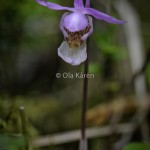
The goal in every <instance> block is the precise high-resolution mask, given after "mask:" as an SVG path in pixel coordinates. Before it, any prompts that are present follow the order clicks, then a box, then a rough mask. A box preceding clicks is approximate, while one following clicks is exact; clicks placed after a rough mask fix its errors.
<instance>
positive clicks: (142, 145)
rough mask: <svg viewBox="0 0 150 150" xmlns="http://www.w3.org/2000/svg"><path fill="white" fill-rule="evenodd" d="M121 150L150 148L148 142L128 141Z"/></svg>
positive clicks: (146, 149)
mask: <svg viewBox="0 0 150 150" xmlns="http://www.w3.org/2000/svg"><path fill="white" fill-rule="evenodd" d="M123 150H150V144H145V143H130V144H128V145H126V146H125V147H124V148H123Z"/></svg>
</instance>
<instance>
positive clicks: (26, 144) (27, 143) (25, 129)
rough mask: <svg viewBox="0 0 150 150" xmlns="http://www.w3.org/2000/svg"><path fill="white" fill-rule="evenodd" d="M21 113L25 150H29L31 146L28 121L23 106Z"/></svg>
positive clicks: (20, 109)
mask: <svg viewBox="0 0 150 150" xmlns="http://www.w3.org/2000/svg"><path fill="white" fill-rule="evenodd" d="M19 111H20V118H21V124H22V134H23V136H24V138H25V142H26V143H25V150H29V149H30V148H29V147H30V146H29V139H28V131H27V121H26V114H25V111H24V107H23V106H21V107H20V108H19Z"/></svg>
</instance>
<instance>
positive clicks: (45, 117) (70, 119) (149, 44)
mask: <svg viewBox="0 0 150 150" xmlns="http://www.w3.org/2000/svg"><path fill="white" fill-rule="evenodd" d="M51 1H52V0H51ZM52 2H56V3H58V4H61V5H65V6H73V0H53V1H52ZM107 2H109V1H105V0H97V1H92V0H91V5H92V7H94V8H97V9H98V10H102V11H104V12H108V11H110V10H111V12H110V13H109V14H111V15H113V16H115V17H117V18H119V15H118V14H117V12H116V11H115V9H114V7H113V5H109V6H108V3H107ZM129 2H131V4H132V5H133V7H135V9H136V11H137V12H138V14H139V17H140V19H141V30H142V35H141V37H142V38H143V39H144V46H145V51H144V54H145V55H147V54H148V52H149V51H150V50H149V48H150V17H149V14H150V9H149V6H150V1H149V0H142V1H140V0H130V1H129ZM0 3H1V5H0V150H3V149H10V150H11V149H14V150H18V149H19V148H20V147H21V145H24V142H21V141H22V138H20V139H19V140H20V141H19V142H17V141H18V138H16V140H15V139H14V138H13V139H14V141H15V142H12V141H13V140H12V137H11V136H12V135H14V134H20V133H21V132H22V131H21V121H20V116H19V111H18V108H19V107H20V106H24V107H25V112H26V116H27V126H28V134H29V137H30V138H31V139H32V138H36V137H38V136H41V135H49V134H50V135H51V134H54V133H60V132H65V131H71V130H74V129H79V128H80V120H81V99H82V84H83V79H76V78H73V79H72V78H67V79H65V78H59V79H57V78H56V73H61V74H63V73H64V72H66V73H72V74H74V73H76V72H83V64H81V65H80V66H76V67H74V66H71V65H69V64H67V63H66V62H64V61H63V60H62V59H61V58H60V57H58V55H57V48H58V47H59V46H60V44H61V42H62V41H63V35H62V33H61V31H60V29H59V21H60V18H61V16H62V14H63V13H64V12H63V11H53V10H49V9H48V8H46V7H42V6H40V5H39V4H38V3H36V2H35V1H34V0H11V1H10V0H9V1H6V0H1V2H0ZM111 3H113V1H112V2H111ZM108 8H109V9H108ZM125 43H126V41H125V38H124V33H123V31H122V26H120V25H111V24H107V23H105V22H103V21H97V20H94V33H93V34H92V35H91V36H90V40H89V48H88V49H89V60H90V65H89V72H90V73H92V74H94V79H89V90H88V109H89V110H90V109H92V108H94V107H95V106H97V105H101V103H104V102H106V103H110V102H111V101H112V100H114V99H118V97H120V96H122V97H124V98H125V99H128V97H130V96H133V95H134V89H133V85H131V86H130V88H129V89H128V83H129V82H130V80H131V78H132V77H131V71H130V63H129V58H128V55H129V54H128V50H127V48H126V44H125ZM122 66H124V67H122ZM122 69H126V70H125V72H126V73H127V74H124V73H122ZM143 73H144V74H145V75H146V84H147V89H148V90H149V88H150V64H149V63H147V64H146V69H145V70H144V72H143ZM127 91H128V92H127ZM131 114H133V113H132V110H131V113H129V114H127V116H126V118H128V117H129V118H130V117H131ZM100 117H101V118H104V121H103V120H102V121H94V120H95V119H93V120H92V121H89V123H88V124H87V126H88V127H93V126H100V125H106V124H108V122H109V117H107V116H106V115H105V114H104V116H103V113H102V116H100ZM105 117H106V118H107V119H105ZM126 118H125V119H122V120H123V121H126ZM96 119H97V118H96ZM98 119H100V118H98ZM138 136H139V139H138V140H139V141H140V142H141V141H142V140H140V135H138ZM4 137H5V138H4ZM117 138H118V137H114V139H117ZM114 139H113V140H112V137H107V138H106V137H105V138H93V139H91V140H89V149H93V150H99V149H104V150H105V149H106V150H107V149H110V147H109V146H108V145H107V143H113V141H114ZM135 139H136V138H135ZM135 139H134V138H133V140H135ZM4 141H5V142H4ZM7 143H9V145H11V144H10V143H14V145H15V143H21V144H16V145H18V146H12V147H11V146H10V147H9V146H7ZM12 145H13V144H12ZM38 149H41V150H48V149H52V150H64V149H65V150H66V149H68V150H72V149H78V142H72V143H67V144H60V145H54V146H46V147H44V148H38ZM125 150H126V149H125Z"/></svg>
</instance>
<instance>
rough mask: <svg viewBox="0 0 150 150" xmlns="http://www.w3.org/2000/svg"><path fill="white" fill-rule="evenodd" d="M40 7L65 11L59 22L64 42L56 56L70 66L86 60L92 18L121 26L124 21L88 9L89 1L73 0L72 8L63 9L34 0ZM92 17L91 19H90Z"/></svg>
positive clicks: (42, 0) (56, 5)
mask: <svg viewBox="0 0 150 150" xmlns="http://www.w3.org/2000/svg"><path fill="white" fill-rule="evenodd" d="M36 1H37V2H38V3H39V4H40V5H42V6H46V7H48V8H49V9H53V10H67V11H69V12H66V13H64V14H63V16H62V18H61V20H60V30H61V31H62V32H63V35H64V41H63V42H62V44H61V45H60V47H59V48H58V55H59V56H60V57H61V58H62V59H63V60H64V61H66V62H67V63H69V64H71V65H79V64H80V63H82V62H84V61H85V60H86V58H87V52H86V40H87V38H88V37H89V35H90V34H92V32H93V21H92V17H94V18H96V19H98V20H104V21H106V22H108V23H113V24H122V23H124V21H121V20H118V19H115V18H113V17H111V16H109V15H107V14H105V13H102V12H100V11H98V10H96V9H93V8H91V7H90V0H86V3H85V6H84V4H83V0H74V7H73V8H71V7H64V6H61V5H58V4H55V3H52V2H47V1H46V0H45V1H44V0H36ZM91 16H92V17H91Z"/></svg>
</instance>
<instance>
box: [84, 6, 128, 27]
mask: <svg viewBox="0 0 150 150" xmlns="http://www.w3.org/2000/svg"><path fill="white" fill-rule="evenodd" d="M84 13H85V14H87V15H92V16H93V17H95V18H96V19H99V20H104V21H106V22H109V23H113V24H123V23H125V21H122V20H118V19H116V18H113V17H111V16H109V15H107V14H105V13H102V12H100V11H98V10H96V9H93V8H85V9H84Z"/></svg>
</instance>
